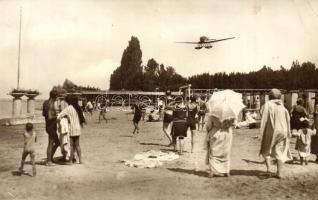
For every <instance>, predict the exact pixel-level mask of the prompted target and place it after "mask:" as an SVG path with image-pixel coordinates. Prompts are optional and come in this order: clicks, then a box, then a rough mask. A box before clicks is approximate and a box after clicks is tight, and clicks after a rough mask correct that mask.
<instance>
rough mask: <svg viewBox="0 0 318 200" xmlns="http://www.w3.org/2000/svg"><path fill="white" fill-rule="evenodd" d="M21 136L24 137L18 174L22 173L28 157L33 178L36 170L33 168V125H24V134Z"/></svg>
mask: <svg viewBox="0 0 318 200" xmlns="http://www.w3.org/2000/svg"><path fill="white" fill-rule="evenodd" d="M23 136H24V147H23V153H22V160H21V166H20V168H19V170H20V172H23V167H24V162H25V159H26V157H27V156H28V155H30V157H31V163H32V172H33V176H35V175H36V168H35V149H34V143H35V142H36V132H35V131H33V124H31V123H27V124H26V125H25V132H24V134H23Z"/></svg>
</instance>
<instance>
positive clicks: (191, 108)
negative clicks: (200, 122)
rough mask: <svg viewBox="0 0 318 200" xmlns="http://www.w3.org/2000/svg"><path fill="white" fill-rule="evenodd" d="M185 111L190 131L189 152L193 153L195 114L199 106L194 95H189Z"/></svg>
mask: <svg viewBox="0 0 318 200" xmlns="http://www.w3.org/2000/svg"><path fill="white" fill-rule="evenodd" d="M187 111H188V115H187V123H188V127H189V128H190V131H191V153H193V149H194V137H195V130H196V124H197V119H198V118H197V116H198V112H199V106H198V104H197V103H196V98H195V97H194V96H191V97H190V103H189V104H188V105H187Z"/></svg>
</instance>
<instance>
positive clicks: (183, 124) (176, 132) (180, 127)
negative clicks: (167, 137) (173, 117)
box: [172, 120, 188, 138]
mask: <svg viewBox="0 0 318 200" xmlns="http://www.w3.org/2000/svg"><path fill="white" fill-rule="evenodd" d="M187 131H188V123H187V121H186V120H178V121H174V122H173V125H172V136H173V137H174V138H177V137H187Z"/></svg>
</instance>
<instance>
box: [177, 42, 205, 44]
mask: <svg viewBox="0 0 318 200" xmlns="http://www.w3.org/2000/svg"><path fill="white" fill-rule="evenodd" d="M175 43H184V44H199V43H198V42H175Z"/></svg>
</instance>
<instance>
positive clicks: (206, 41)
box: [176, 36, 235, 50]
mask: <svg viewBox="0 0 318 200" xmlns="http://www.w3.org/2000/svg"><path fill="white" fill-rule="evenodd" d="M234 38H235V37H230V38H223V39H210V38H208V37H206V36H201V37H200V40H199V41H198V42H176V43H184V44H196V45H197V46H196V47H194V48H195V49H198V50H199V49H202V48H203V47H204V48H206V49H211V48H212V47H213V46H212V43H215V42H220V41H223V40H230V39H234Z"/></svg>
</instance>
